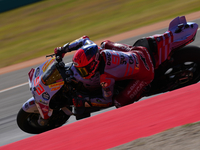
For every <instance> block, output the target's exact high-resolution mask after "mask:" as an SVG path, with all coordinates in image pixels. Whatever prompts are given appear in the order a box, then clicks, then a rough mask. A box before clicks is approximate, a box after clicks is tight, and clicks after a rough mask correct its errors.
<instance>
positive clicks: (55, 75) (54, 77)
mask: <svg viewBox="0 0 200 150" xmlns="http://www.w3.org/2000/svg"><path fill="white" fill-rule="evenodd" d="M58 81H59V82H60V81H62V76H61V75H60V73H59V71H58V69H57V68H56V64H55V63H52V64H51V65H50V66H49V67H48V68H47V70H46V71H45V72H44V74H43V77H42V82H43V83H44V85H51V84H53V83H56V82H58Z"/></svg>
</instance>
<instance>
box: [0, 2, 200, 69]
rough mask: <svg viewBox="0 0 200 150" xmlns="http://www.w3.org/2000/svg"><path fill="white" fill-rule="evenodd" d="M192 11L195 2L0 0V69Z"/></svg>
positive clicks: (199, 4)
mask: <svg viewBox="0 0 200 150" xmlns="http://www.w3.org/2000/svg"><path fill="white" fill-rule="evenodd" d="M198 10H200V1H199V0H190V1H188V0H168V1H163V0H151V1H150V0H56V1H55V0H17V1H16V0H1V1H0V46H1V47H0V68H2V67H5V66H9V65H12V64H16V63H19V62H23V61H26V60H29V59H33V58H36V57H39V56H43V55H47V54H50V53H53V50H54V48H55V47H57V46H62V45H63V44H65V43H66V42H70V41H73V40H74V39H77V38H79V37H81V36H83V35H88V36H89V37H90V39H91V40H97V39H101V38H106V37H109V36H111V35H115V34H119V33H122V32H125V31H128V30H132V29H135V28H138V27H141V26H145V25H148V24H152V23H154V22H159V21H162V20H165V19H169V18H174V17H177V16H179V15H182V14H188V13H191V12H195V11H198Z"/></svg>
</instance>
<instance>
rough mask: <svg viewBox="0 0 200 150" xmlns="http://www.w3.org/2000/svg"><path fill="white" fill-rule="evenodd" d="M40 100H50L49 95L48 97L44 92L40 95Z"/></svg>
mask: <svg viewBox="0 0 200 150" xmlns="http://www.w3.org/2000/svg"><path fill="white" fill-rule="evenodd" d="M42 98H43V99H44V100H49V99H50V95H49V94H48V93H47V92H44V93H43V94H42Z"/></svg>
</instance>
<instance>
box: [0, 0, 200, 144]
mask: <svg viewBox="0 0 200 150" xmlns="http://www.w3.org/2000/svg"><path fill="white" fill-rule="evenodd" d="M199 10H200V1H199V0H190V1H188V0H167V1H164V0H0V68H3V67H6V66H9V65H12V64H17V63H19V62H23V61H26V60H30V59H33V58H37V57H40V56H45V55H47V54H51V53H53V50H54V48H55V47H58V46H62V45H64V44H65V43H67V42H71V41H73V40H75V39H77V38H79V37H81V36H83V35H88V36H89V37H90V39H91V40H93V41H96V40H99V39H107V37H110V36H113V35H116V34H119V33H123V32H125V31H129V30H133V29H136V28H139V27H142V26H146V25H149V24H153V23H155V22H160V21H163V20H166V19H173V18H175V17H177V16H182V15H186V14H190V13H192V12H196V11H199ZM186 19H187V18H186ZM197 21H198V22H197V23H199V22H200V20H199V19H198V20H197ZM166 26H167V25H166ZM166 30H167V29H162V30H159V31H156V33H164V32H165V31H166ZM156 33H155V32H153V33H146V34H145V35H140V36H138V37H133V38H130V39H126V40H123V41H120V42H122V43H127V44H133V42H134V41H136V40H137V39H139V38H141V36H142V37H143V36H150V35H153V34H156ZM197 37H198V35H197ZM199 41H200V40H198V39H196V41H195V42H194V45H198V46H199V45H200V43H198V42H199ZM65 58H66V59H67V60H68V61H71V56H66V57H65ZM35 67H36V66H33V68H35ZM30 69H31V67H28V68H23V69H21V70H16V71H13V72H9V73H5V74H0V83H1V84H0V85H1V86H0V97H1V98H0V114H1V115H0V146H2V145H5V144H8V143H11V142H15V141H18V140H21V139H24V138H27V137H30V136H33V135H31V134H27V133H25V132H23V131H21V130H20V129H19V127H18V126H17V124H16V116H17V113H18V111H19V110H20V108H21V106H22V104H23V103H24V102H25V101H26V100H28V99H29V98H30V97H31V96H32V94H31V92H30V91H29V86H28V82H27V80H28V72H29V71H30ZM111 109H115V108H111ZM108 110H110V109H108ZM108 110H105V111H108ZM98 113H101V112H98ZM93 115H95V114H93ZM75 121H76V120H75V117H70V119H69V121H68V124H69V123H73V122H75Z"/></svg>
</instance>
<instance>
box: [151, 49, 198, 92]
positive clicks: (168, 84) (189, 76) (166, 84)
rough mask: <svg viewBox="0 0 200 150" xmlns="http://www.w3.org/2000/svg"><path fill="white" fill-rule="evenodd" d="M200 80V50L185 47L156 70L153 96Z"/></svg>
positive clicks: (152, 90)
mask: <svg viewBox="0 0 200 150" xmlns="http://www.w3.org/2000/svg"><path fill="white" fill-rule="evenodd" d="M199 80H200V48H199V47H196V46H185V47H184V48H181V49H180V50H177V51H175V52H174V53H173V55H172V56H171V59H170V60H167V61H166V62H164V63H163V65H161V66H160V67H159V68H158V69H157V70H155V78H154V81H153V82H152V84H151V86H152V88H151V94H156V93H160V92H166V91H171V90H175V89H178V88H181V87H185V86H188V85H191V84H194V83H197V82H198V81H199Z"/></svg>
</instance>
